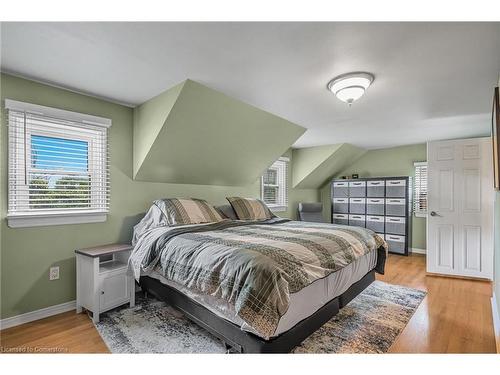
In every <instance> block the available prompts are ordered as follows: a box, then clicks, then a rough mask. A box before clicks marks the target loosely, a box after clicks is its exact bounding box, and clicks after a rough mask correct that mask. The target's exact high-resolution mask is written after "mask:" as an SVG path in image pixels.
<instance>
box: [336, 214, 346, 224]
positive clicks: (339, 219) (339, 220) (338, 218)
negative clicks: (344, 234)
mask: <svg viewBox="0 0 500 375" xmlns="http://www.w3.org/2000/svg"><path fill="white" fill-rule="evenodd" d="M332 219H333V220H332V221H333V224H339V225H349V216H348V215H339V214H333V215H332Z"/></svg>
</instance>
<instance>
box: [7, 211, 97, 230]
mask: <svg viewBox="0 0 500 375" xmlns="http://www.w3.org/2000/svg"><path fill="white" fill-rule="evenodd" d="M106 217H107V213H106V212H99V211H90V212H50V213H47V212H43V213H42V212H37V213H23V214H10V215H7V224H8V226H9V228H29V227H42V226H49V225H65V224H86V223H101V222H103V221H106Z"/></svg>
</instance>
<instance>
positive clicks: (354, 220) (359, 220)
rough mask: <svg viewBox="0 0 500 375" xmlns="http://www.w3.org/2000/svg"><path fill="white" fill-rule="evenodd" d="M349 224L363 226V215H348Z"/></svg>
mask: <svg viewBox="0 0 500 375" xmlns="http://www.w3.org/2000/svg"><path fill="white" fill-rule="evenodd" d="M349 225H352V226H355V227H363V228H364V227H365V225H366V224H365V215H349Z"/></svg>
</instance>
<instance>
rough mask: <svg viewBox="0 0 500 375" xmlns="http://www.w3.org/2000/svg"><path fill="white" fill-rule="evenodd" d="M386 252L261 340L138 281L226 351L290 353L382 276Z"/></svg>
mask: <svg viewBox="0 0 500 375" xmlns="http://www.w3.org/2000/svg"><path fill="white" fill-rule="evenodd" d="M384 266H385V250H383V249H382V250H381V249H379V250H378V257H377V265H376V267H375V268H374V269H373V270H371V271H369V272H368V273H367V274H366V275H365V276H363V277H362V278H361V280H359V281H358V282H356V283H354V284H352V285H351V286H350V287H349V289H347V290H346V291H345V292H344V293H342V294H341V295H340V296H338V297H336V298H334V299H332V300H331V301H330V302H328V303H327V304H325V305H324V306H323V307H321V308H320V309H319V310H317V311H316V312H315V313H314V314H312V315H310V316H309V317H307V318H305V319H303V320H301V321H300V322H299V323H297V324H296V325H295V326H294V327H292V328H291V329H289V330H288V331H286V332H283V333H282V334H280V335H278V336H276V337H273V338H271V339H270V340H264V339H262V338H261V337H259V336H257V335H254V334H252V333H250V332H246V331H243V330H242V329H241V328H240V327H239V326H237V325H236V324H234V323H232V322H230V321H228V320H226V319H224V318H221V317H219V316H218V315H217V314H215V313H213V312H212V311H210V310H209V309H207V308H206V307H204V306H202V305H200V304H199V303H197V302H196V301H194V300H193V299H191V298H189V297H188V296H186V295H185V294H183V293H181V292H179V291H178V290H177V289H175V288H172V287H170V286H168V285H165V284H162V283H161V282H160V281H159V280H157V279H154V278H151V277H147V276H142V277H141V278H140V280H139V283H140V285H141V288H142V290H143V291H144V292H145V293H150V294H152V295H153V296H155V297H156V298H158V299H160V300H162V301H165V302H166V303H168V304H169V305H170V306H172V307H175V308H176V309H178V310H180V311H181V312H183V313H184V314H185V315H186V316H187V317H188V318H189V319H190V320H192V321H193V322H195V323H196V324H198V325H199V326H201V327H202V328H204V329H206V330H207V331H208V332H210V333H211V334H213V335H214V336H216V337H217V338H219V339H220V340H222V342H223V343H224V345H225V346H226V350H227V351H228V352H236V353H289V352H290V351H292V349H293V348H295V347H296V346H298V345H299V344H300V343H301V342H302V341H304V340H305V339H306V338H307V337H309V336H310V335H311V334H312V333H314V332H315V331H316V330H318V329H319V328H320V327H321V326H322V325H323V324H325V323H326V322H328V321H329V320H330V319H331V318H332V317H334V316H335V315H337V314H338V312H339V311H340V309H341V308H343V307H344V306H345V305H347V304H348V303H349V302H350V301H351V300H352V299H354V298H355V297H356V296H357V295H358V294H360V293H361V292H362V291H363V290H365V289H366V288H367V287H368V286H369V285H370V284H371V283H372V282H373V281H374V280H375V271H377V272H379V273H382V274H383V273H384Z"/></svg>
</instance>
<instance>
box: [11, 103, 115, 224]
mask: <svg viewBox="0 0 500 375" xmlns="http://www.w3.org/2000/svg"><path fill="white" fill-rule="evenodd" d="M5 109H6V110H7V111H8V113H9V115H8V124H9V126H12V128H9V132H8V144H9V150H8V158H9V161H8V164H9V173H8V180H9V189H8V199H7V202H8V213H7V222H8V225H9V227H11V228H22V227H35V226H45V225H62V224H81V223H95V222H103V221H106V218H107V214H108V211H109V209H108V208H107V205H106V204H104V205H103V206H104V208H103V207H102V205H101V203H102V200H103V199H104V200H107V199H109V190H107V189H108V179H109V171H108V167H109V165H108V151H107V144H108V137H109V134H108V131H107V129H109V128H110V127H111V125H112V121H111V119H107V118H103V117H98V116H93V115H87V114H82V113H78V112H72V111H66V110H62V109H57V108H52V107H45V106H40V105H36V104H32V103H25V102H19V101H15V100H11V99H5ZM10 111H12V112H18V113H25V119H24V122H25V121H26V113H29V114H33V115H40V116H43V117H48V118H54V119H57V120H59V121H62V122H68V124H67V125H64V124H60V125H59V124H55V125H54V128H48V129H42V128H37V126H34V127H33V128H31V127H30V128H23V129H22V126H23V125H22V124H24V122H22V124H21V125H20V124H15V125H12V124H11V121H12V120H11V115H10ZM12 116H17V115H16V114H13V115H12ZM57 126H61V128H62V129H63V130H66V129H64V127H71V126H73V127H74V129H75V130H74V131H73V130H72V131H71V132H69V133H68V134H64V135H63V134H62V133H59V132H57V131H56V130H55V129H56V128H57ZM96 128H105V130H104V133H103V134H104V135H105V137H104V138H103V141H102V142H101V140H99V141H97V136H98V133H97V132H96ZM18 132H20V133H21V136H23V137H25V140H26V141H25V142H16V143H15V144H16V146H14V147H12V142H13V141H12V139H11V137H19V133H18ZM86 133H87V134H86ZM93 133H94V134H93ZM32 135H37V136H43V137H52V138H61V139H68V140H77V141H84V142H87V172H86V173H87V174H88V176H89V178H90V181H97V182H96V184H92V183H90V184H89V195H90V197H89V203H90V205H89V206H90V207H89V208H77V207H71V208H61V209H54V208H49V209H40V208H38V209H30V208H29V202H28V201H27V202H26V205H24V204H23V203H19V202H20V200H18V199H17V198H14V197H15V196H16V195H18V194H23V191H22V190H24V194H26V196H29V192H28V191H29V186H30V184H29V182H28V181H26V180H25V178H24V177H22V175H23V174H25V175H28V174H30V173H31V172H33V171H37V170H36V169H35V168H33V165H32V155H31V153H32V143H31V142H32V139H31V136H32ZM14 142H15V141H14ZM98 143H102V144H101V145H100V146H99V147H101V150H102V152H97V149H96V144H98ZM98 154H99V155H98ZM19 155H21V157H18V156H19ZM11 163H12V164H14V165H15V167H14V168H16V171H15V172H14V173H17V175H14V176H12V175H11V174H10V171H11V170H10V165H11ZM91 165H92V168H91ZM19 171H21V173H19ZM42 172H43V171H42ZM52 172H53V171H52ZM64 173H72V172H71V171H64ZM84 174H85V172H84V173H80V172H75V175H84ZM96 176H100V177H98V178H96ZM13 180H14V182H12V181H13ZM103 183H104V185H103ZM96 185H97V186H98V187H99V189H96ZM103 186H104V190H103ZM16 188H17V190H16ZM19 191H21V192H20V193H19ZM12 207H15V208H14V209H12ZM96 207H97V208H96Z"/></svg>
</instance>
